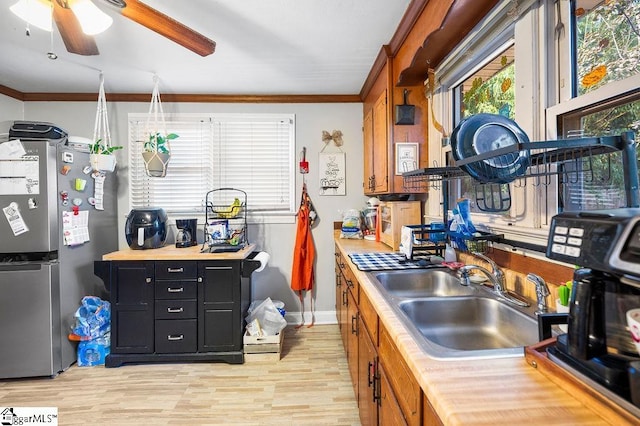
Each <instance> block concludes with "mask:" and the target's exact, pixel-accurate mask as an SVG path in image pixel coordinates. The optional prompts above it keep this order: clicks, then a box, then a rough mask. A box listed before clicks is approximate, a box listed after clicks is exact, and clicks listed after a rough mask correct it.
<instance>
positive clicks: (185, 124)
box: [129, 114, 295, 222]
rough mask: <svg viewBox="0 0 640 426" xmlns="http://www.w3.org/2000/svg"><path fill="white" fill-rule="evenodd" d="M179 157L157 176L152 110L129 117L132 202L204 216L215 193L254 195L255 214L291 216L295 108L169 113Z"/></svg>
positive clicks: (250, 203) (250, 201)
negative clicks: (148, 142) (149, 165)
mask: <svg viewBox="0 0 640 426" xmlns="http://www.w3.org/2000/svg"><path fill="white" fill-rule="evenodd" d="M165 120H166V131H167V133H176V134H177V135H178V136H179V137H178V138H177V139H173V140H171V141H170V143H171V160H170V162H169V165H168V168H167V174H166V176H165V177H149V176H147V174H146V173H145V168H144V163H143V160H142V149H143V141H144V140H145V139H146V138H147V137H146V134H147V116H146V115H145V114H130V115H129V178H130V185H129V195H130V197H129V199H130V203H131V208H143V207H150V206H155V207H162V208H164V209H165V210H166V211H167V212H168V213H172V214H174V215H176V216H194V215H196V216H197V215H202V214H204V198H205V195H206V193H207V192H208V191H210V190H212V189H218V188H235V189H240V190H242V191H245V192H246V193H247V211H248V216H249V220H250V221H251V220H252V219H253V220H258V221H261V222H264V221H265V220H268V221H277V219H276V218H277V217H289V218H290V217H291V216H292V215H293V214H295V210H294V208H295V205H294V201H293V198H294V182H295V179H294V167H293V164H294V161H293V160H294V148H295V116H294V115H293V114H208V115H190V114H189V115H168V116H167V117H166V118H165Z"/></svg>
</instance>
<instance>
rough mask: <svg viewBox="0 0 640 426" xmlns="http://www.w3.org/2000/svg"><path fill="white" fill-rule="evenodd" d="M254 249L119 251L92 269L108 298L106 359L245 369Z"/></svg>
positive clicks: (112, 363)
mask: <svg viewBox="0 0 640 426" xmlns="http://www.w3.org/2000/svg"><path fill="white" fill-rule="evenodd" d="M254 248H255V245H253V244H251V245H248V246H247V247H245V248H244V249H243V250H240V251H238V252H235V253H201V252H200V247H199V246H194V247H189V248H176V247H173V246H166V247H163V248H160V249H149V250H131V249H125V250H120V251H117V252H113V253H108V254H106V255H104V256H103V257H102V260H100V261H95V264H94V272H95V274H96V275H97V276H99V277H100V278H101V279H102V280H103V282H104V284H105V287H106V289H107V290H108V291H109V301H110V303H111V353H110V354H109V355H107V357H106V360H105V366H106V367H119V366H121V365H122V364H125V363H148V362H195V361H210V362H214V361H221V362H228V363H232V364H241V363H243V362H244V354H243V343H242V335H243V331H244V317H245V316H246V313H247V309H248V307H249V304H250V303H251V274H252V273H253V271H255V270H256V269H257V268H258V267H259V266H260V262H258V261H255V260H253V257H254V256H255V252H254V251H253V250H254Z"/></svg>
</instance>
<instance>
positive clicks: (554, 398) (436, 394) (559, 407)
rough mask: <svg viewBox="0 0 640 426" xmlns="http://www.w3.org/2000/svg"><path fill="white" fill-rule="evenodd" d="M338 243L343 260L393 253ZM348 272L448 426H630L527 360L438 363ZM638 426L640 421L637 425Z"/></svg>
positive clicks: (362, 276)
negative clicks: (358, 285)
mask: <svg viewBox="0 0 640 426" xmlns="http://www.w3.org/2000/svg"><path fill="white" fill-rule="evenodd" d="M335 237H336V239H335V241H336V244H337V246H338V248H339V249H340V250H341V252H342V254H343V255H344V257H345V259H347V260H348V259H349V257H348V255H349V254H350V253H365V252H389V251H391V249H390V248H389V247H387V246H386V245H384V244H382V243H377V242H374V241H368V240H351V239H340V238H339V231H336V233H335ZM348 263H349V267H351V270H352V271H353V274H354V276H355V277H356V279H357V280H358V282H359V283H360V291H364V292H365V293H366V295H367V297H368V298H369V300H370V301H371V304H372V305H373V306H374V308H375V309H376V311H377V313H378V316H379V321H380V324H381V325H384V327H385V328H386V329H387V330H388V332H389V334H390V336H391V337H392V338H393V340H394V342H395V344H396V346H397V347H398V350H399V351H400V353H401V355H402V356H403V358H404V359H405V361H406V362H407V365H408V366H409V368H410V369H411V371H412V372H413V374H414V375H415V377H416V379H417V381H418V383H419V384H420V387H421V388H422V390H423V392H424V394H425V395H426V397H427V398H428V399H429V402H430V403H431V405H432V406H433V408H434V410H435V411H436V413H437V414H438V416H439V417H440V419H441V420H442V422H443V423H444V424H445V425H516V424H522V425H534V424H536V425H543V424H544V425H560V424H564V425H603V424H615V425H620V424H632V422H629V421H628V418H627V419H624V418H621V417H620V416H618V415H616V414H615V413H610V412H609V411H608V410H603V409H602V407H601V406H600V405H599V404H598V403H597V402H595V401H594V400H591V399H589V398H586V399H585V398H583V397H582V396H581V395H577V396H576V393H575V392H571V393H570V392H569V391H566V390H565V389H563V388H562V387H560V386H558V385H556V384H555V383H554V382H553V381H551V380H549V379H548V378H547V377H546V376H545V375H543V374H542V373H541V372H540V371H539V370H537V369H536V368H533V367H532V366H530V365H529V364H527V362H526V360H525V357H524V352H523V357H521V358H520V357H518V358H504V359H484V360H455V361H440V360H435V359H433V358H430V357H429V355H427V354H426V353H425V352H424V351H423V350H422V349H421V348H420V347H419V345H418V344H417V343H416V342H415V341H414V338H413V337H412V336H411V334H410V333H409V331H408V330H407V329H406V328H405V326H404V325H403V324H402V322H401V321H400V319H399V318H398V316H397V315H396V314H395V311H394V310H393V309H392V308H391V306H390V305H389V304H388V303H387V301H386V299H385V298H384V297H383V296H382V295H381V293H380V292H379V291H378V290H377V288H376V286H375V284H374V283H373V282H372V281H371V280H370V278H369V276H368V274H367V273H365V272H362V271H359V270H358V268H357V267H356V266H355V265H354V264H353V263H351V262H348ZM636 424H637V422H636Z"/></svg>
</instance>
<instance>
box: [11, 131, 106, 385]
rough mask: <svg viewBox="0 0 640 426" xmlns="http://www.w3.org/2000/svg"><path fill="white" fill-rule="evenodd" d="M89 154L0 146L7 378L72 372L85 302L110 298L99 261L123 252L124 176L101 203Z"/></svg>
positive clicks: (52, 143) (40, 142)
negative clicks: (97, 271) (119, 192)
mask: <svg viewBox="0 0 640 426" xmlns="http://www.w3.org/2000/svg"><path fill="white" fill-rule="evenodd" d="M8 139H11V138H8ZM18 141H19V144H20V145H21V146H22V149H23V150H24V154H22V150H21V149H19V147H20V145H18V144H17V142H18ZM4 144H11V146H12V149H2V148H4V147H2V145H4ZM8 146H9V145H6V146H5V147H8ZM15 147H18V152H17V154H16V153H15V150H14V149H13V148H15ZM87 149H88V146H82V145H79V147H74V146H72V145H70V144H68V141H67V138H66V136H63V137H61V138H59V139H55V140H52V139H39V138H33V139H30V138H24V137H22V138H19V139H18V138H13V140H9V141H5V142H3V143H2V144H0V153H2V155H3V156H2V157H0V211H1V212H0V378H18V377H34V376H54V375H56V374H58V373H59V372H61V371H64V370H65V369H67V368H68V367H69V366H70V365H72V364H73V363H74V362H75V361H76V351H77V349H76V347H77V344H76V343H73V342H70V341H69V339H68V334H69V333H70V331H71V328H72V327H73V325H74V323H75V320H74V313H75V312H76V310H77V308H78V307H79V306H80V301H81V300H82V298H83V297H84V296H88V295H96V296H100V297H102V298H106V297H107V295H106V289H105V288H104V286H103V284H102V281H101V280H99V279H98V278H97V277H96V276H94V273H93V261H94V260H99V259H101V258H102V255H103V254H104V253H107V252H110V251H114V250H117V244H118V243H117V240H118V239H117V229H118V226H117V217H116V212H117V208H116V202H117V198H116V186H117V182H116V177H117V175H116V173H108V174H106V175H105V176H106V178H105V180H104V182H103V184H102V185H103V190H102V196H101V198H100V193H99V192H100V191H98V193H96V191H95V183H96V182H97V181H96V179H94V178H93V177H92V175H91V171H90V170H89V169H88V166H89V153H88V151H87ZM7 152H9V153H11V154H7ZM77 179H79V180H77ZM83 182H84V187H83ZM99 186H100V185H98V187H99ZM98 189H100V188H98ZM96 200H98V201H100V200H101V201H102V204H103V208H104V209H103V210H98V209H97V208H100V207H101V206H100V204H99V203H97V204H96ZM76 204H78V205H77V206H76V207H77V208H76V210H77V212H78V214H77V215H74V212H73V210H74V208H73V207H74V205H76ZM96 207H97V208H96ZM63 219H64V222H63ZM85 219H87V220H86V223H84V222H85ZM85 224H86V227H85V226H84V225H85ZM87 239H88V241H85V240H87ZM81 241H83V242H81Z"/></svg>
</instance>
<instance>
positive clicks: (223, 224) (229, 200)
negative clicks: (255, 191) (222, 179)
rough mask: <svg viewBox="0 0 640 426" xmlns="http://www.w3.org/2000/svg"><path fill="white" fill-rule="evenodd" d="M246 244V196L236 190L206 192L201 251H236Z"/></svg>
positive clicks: (241, 191) (247, 242) (220, 189)
mask: <svg viewBox="0 0 640 426" xmlns="http://www.w3.org/2000/svg"><path fill="white" fill-rule="evenodd" d="M248 244H249V240H248V236H247V193H246V192H244V191H243V190H241V189H235V188H218V189H213V190H211V191H209V192H207V195H206V196H205V222H204V243H203V244H202V250H201V252H203V253H205V252H207V253H221V252H237V251H240V250H242V249H243V248H244V247H246V246H247V245H248Z"/></svg>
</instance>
